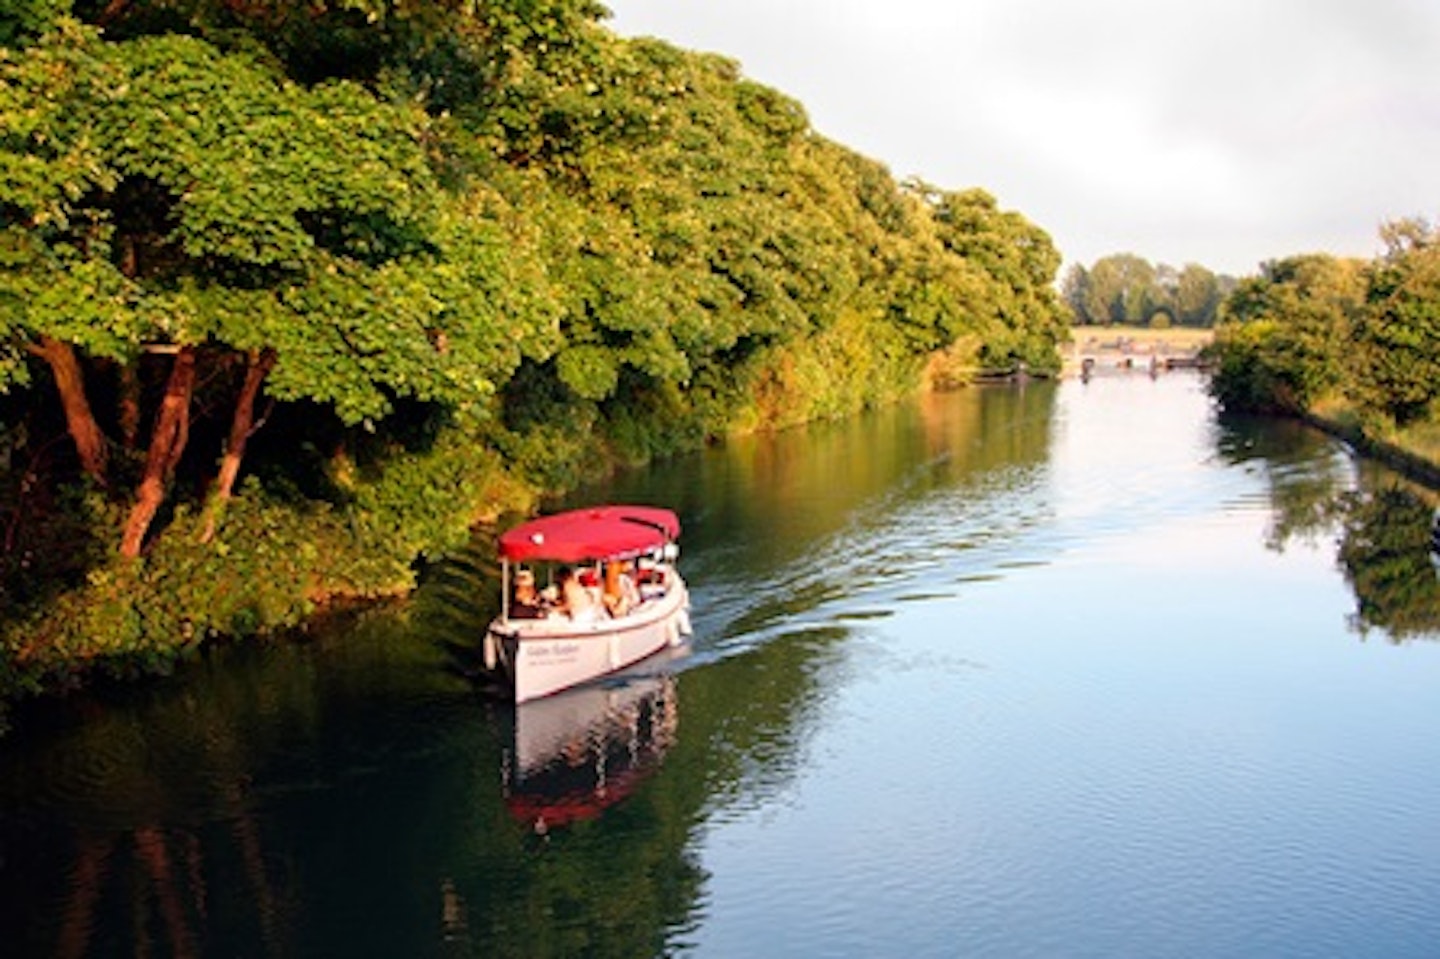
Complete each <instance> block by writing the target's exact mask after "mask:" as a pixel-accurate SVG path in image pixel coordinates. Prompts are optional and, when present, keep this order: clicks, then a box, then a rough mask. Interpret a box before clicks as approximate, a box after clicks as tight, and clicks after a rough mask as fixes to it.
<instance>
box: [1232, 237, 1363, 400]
mask: <svg viewBox="0 0 1440 959" xmlns="http://www.w3.org/2000/svg"><path fill="white" fill-rule="evenodd" d="M1363 282H1364V281H1363V274H1362V269H1361V264H1360V263H1358V262H1357V261H1354V260H1341V259H1337V258H1335V257H1333V256H1329V255H1327V254H1308V255H1304V256H1293V257H1288V258H1286V259H1283V260H1273V261H1270V262H1268V263H1265V264H1264V265H1263V266H1262V272H1261V274H1260V275H1259V276H1256V277H1251V278H1248V279H1246V280H1242V281H1241V282H1240V284H1239V285H1238V286H1237V287H1236V288H1235V290H1234V291H1233V292H1232V293H1231V294H1230V295H1229V296H1228V297H1227V298H1226V300H1225V302H1224V303H1223V304H1222V306H1221V309H1220V327H1219V328H1218V330H1217V334H1216V343H1215V349H1216V352H1217V353H1218V355H1219V357H1220V360H1221V363H1220V369H1219V370H1218V371H1217V373H1216V375H1215V377H1214V378H1213V380H1212V392H1214V393H1215V394H1216V395H1217V396H1218V397H1220V399H1221V401H1222V402H1224V403H1225V404H1226V405H1227V406H1231V407H1234V408H1265V407H1280V408H1283V409H1287V410H1304V409H1307V408H1308V407H1309V406H1310V405H1311V404H1313V403H1314V402H1315V401H1316V400H1318V399H1320V398H1321V397H1322V396H1324V395H1326V394H1327V393H1328V392H1330V391H1333V390H1335V389H1337V388H1339V387H1340V386H1341V385H1342V384H1343V383H1344V382H1345V381H1346V379H1347V377H1348V376H1349V375H1350V373H1351V363H1352V362H1353V357H1352V356H1351V352H1350V351H1349V350H1348V349H1347V347H1348V344H1349V343H1350V341H1351V335H1352V330H1353V329H1354V324H1355V322H1356V317H1357V316H1358V315H1359V313H1360V311H1361V305H1362V302H1363V297H1364V286H1363Z"/></svg>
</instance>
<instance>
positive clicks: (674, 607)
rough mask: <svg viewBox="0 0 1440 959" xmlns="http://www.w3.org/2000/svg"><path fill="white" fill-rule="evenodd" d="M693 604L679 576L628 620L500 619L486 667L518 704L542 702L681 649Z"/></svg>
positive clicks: (489, 642) (489, 640)
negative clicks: (668, 650)
mask: <svg viewBox="0 0 1440 959" xmlns="http://www.w3.org/2000/svg"><path fill="white" fill-rule="evenodd" d="M689 606H690V600H689V593H688V592H687V590H686V588H685V584H684V582H683V581H681V580H680V578H679V577H678V576H674V582H673V583H672V584H671V586H670V588H669V589H668V590H667V591H666V593H665V595H664V596H661V597H659V598H657V599H653V600H650V601H648V602H645V603H643V604H642V605H641V606H640V607H639V608H638V609H637V610H636V611H635V612H634V613H632V614H630V615H628V616H622V617H619V618H614V619H611V618H608V617H606V618H601V619H597V620H595V621H594V622H575V621H572V620H570V619H568V618H565V617H551V618H546V619H530V620H497V621H496V622H494V623H492V624H491V625H490V630H489V632H488V634H487V636H486V665H487V666H489V667H491V668H492V669H494V670H495V671H496V672H498V673H500V674H501V675H503V676H504V677H505V678H506V680H507V681H508V683H509V685H510V686H511V687H512V688H513V689H514V694H515V701H516V702H517V703H523V702H526V701H528V700H531V699H538V698H540V697H542V696H548V695H550V694H552V693H557V692H559V691H560V690H562V689H569V688H570V687H572V686H576V685H578V684H580V683H584V682H587V681H589V680H592V679H595V678H597V677H600V676H605V675H607V674H609V673H613V672H615V671H616V670H620V669H624V668H625V667H626V666H629V665H631V664H633V663H637V662H639V661H640V660H642V659H645V658H647V657H649V656H653V655H654V654H656V653H658V652H659V651H660V650H662V649H665V648H666V647H667V646H674V645H678V644H679V643H680V642H681V641H683V638H684V637H685V636H688V635H689V634H690V619H689Z"/></svg>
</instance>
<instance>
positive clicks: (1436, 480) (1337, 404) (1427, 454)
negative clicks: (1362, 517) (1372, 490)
mask: <svg viewBox="0 0 1440 959" xmlns="http://www.w3.org/2000/svg"><path fill="white" fill-rule="evenodd" d="M1298 415H1299V417H1300V419H1302V420H1304V421H1305V422H1306V423H1308V424H1309V425H1311V426H1313V427H1315V428H1316V429H1318V430H1322V431H1323V432H1325V433H1328V434H1330V435H1331V436H1334V437H1335V438H1337V439H1339V440H1342V441H1344V442H1345V443H1346V444H1348V445H1349V446H1350V447H1351V448H1352V449H1354V450H1355V451H1356V452H1357V453H1359V454H1360V455H1362V456H1365V457H1368V458H1370V459H1374V460H1379V461H1380V462H1382V463H1384V464H1385V465H1386V466H1389V467H1390V468H1391V469H1393V470H1395V471H1396V472H1398V473H1401V474H1403V475H1404V476H1406V477H1408V478H1410V479H1412V480H1414V481H1415V482H1417V483H1420V484H1422V485H1424V486H1428V487H1430V488H1431V489H1433V490H1436V491H1440V423H1436V422H1429V421H1427V422H1422V423H1419V424H1416V425H1414V426H1410V427H1407V428H1405V429H1394V428H1392V429H1390V430H1389V431H1388V432H1387V433H1385V434H1384V435H1375V433H1374V428H1373V427H1371V428H1369V429H1367V427H1366V424H1365V422H1364V420H1363V418H1362V417H1361V415H1360V412H1359V411H1358V410H1357V409H1356V407H1355V406H1354V405H1353V404H1351V403H1349V402H1347V401H1345V400H1343V399H1339V398H1332V399H1330V400H1327V401H1325V402H1321V403H1317V404H1315V406H1314V407H1313V408H1311V409H1308V410H1304V411H1301V412H1300V413H1299V414H1298Z"/></svg>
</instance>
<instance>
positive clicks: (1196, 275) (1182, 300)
mask: <svg viewBox="0 0 1440 959" xmlns="http://www.w3.org/2000/svg"><path fill="white" fill-rule="evenodd" d="M1219 305H1220V280H1219V278H1218V277H1217V276H1216V275H1215V274H1214V273H1212V272H1211V271H1210V270H1208V269H1206V268H1205V267H1203V266H1201V265H1199V264H1198V263H1187V264H1185V266H1184V268H1183V269H1181V271H1180V274H1179V277H1178V278H1177V280H1176V284H1175V312H1176V314H1177V317H1176V318H1177V319H1178V320H1179V321H1180V322H1181V323H1183V324H1184V325H1186V326H1211V325H1213V324H1214V322H1215V310H1216V309H1217V308H1218V307H1219Z"/></svg>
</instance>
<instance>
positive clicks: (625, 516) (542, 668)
mask: <svg viewBox="0 0 1440 959" xmlns="http://www.w3.org/2000/svg"><path fill="white" fill-rule="evenodd" d="M679 536H680V520H679V518H678V517H677V516H676V515H675V513H674V512H672V511H670V510H668V509H663V508H660V507H654V506H615V505H610V506H595V507H589V508H586V509H577V510H570V511H568V512H563V513H555V514H552V515H549V516H542V517H539V518H537V519H532V520H530V521H528V522H525V523H521V524H520V525H519V526H516V527H514V528H513V529H510V530H509V531H507V532H505V533H503V534H502V535H501V536H500V540H499V553H500V588H501V605H500V615H499V616H497V617H496V618H495V619H494V620H493V621H492V622H491V623H490V626H489V628H488V629H487V630H486V633H485V648H484V656H485V668H486V670H487V671H489V672H490V673H491V674H492V675H495V676H497V677H499V678H500V679H501V680H502V681H503V682H504V684H505V685H506V686H507V687H508V688H509V689H511V690H512V691H513V693H514V697H515V701H516V702H517V703H523V702H526V701H527V700H531V699H538V698H539V697H542V696H548V695H550V694H551V693H556V692H559V691H560V690H562V689H568V688H570V687H571V686H575V685H577V684H579V683H583V682H586V681H588V680H591V679H595V678H597V677H599V676H604V675H606V674H608V673H613V672H615V671H616V670H620V669H624V668H625V667H626V666H629V665H631V664H633V663H636V662H639V661H640V660H642V659H645V658H647V657H649V656H652V655H654V654H655V653H657V652H659V651H661V650H662V649H665V648H666V647H668V646H678V645H679V644H680V643H681V642H683V641H684V638H685V637H686V636H688V635H690V596H689V592H688V590H687V588H686V585H685V581H684V580H683V579H682V578H681V577H680V573H679V572H678V571H677V570H676V568H675V561H676V558H677V557H678V555H679V548H678V546H677V545H676V541H677V540H678V538H679ZM542 575H543V577H544V579H545V580H546V581H547V585H546V586H545V587H544V588H539V585H538V584H539V580H540V579H541V577H542Z"/></svg>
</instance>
